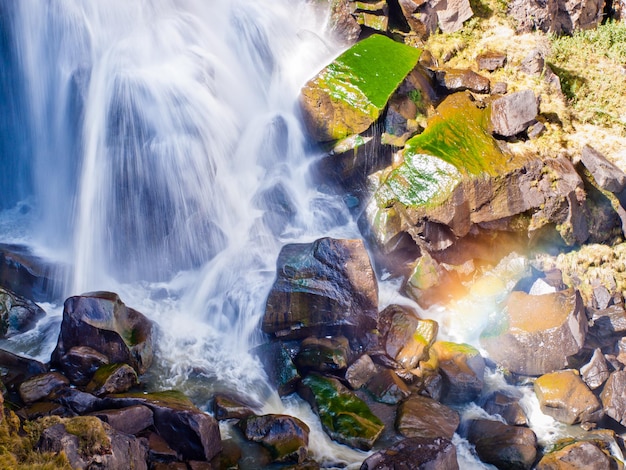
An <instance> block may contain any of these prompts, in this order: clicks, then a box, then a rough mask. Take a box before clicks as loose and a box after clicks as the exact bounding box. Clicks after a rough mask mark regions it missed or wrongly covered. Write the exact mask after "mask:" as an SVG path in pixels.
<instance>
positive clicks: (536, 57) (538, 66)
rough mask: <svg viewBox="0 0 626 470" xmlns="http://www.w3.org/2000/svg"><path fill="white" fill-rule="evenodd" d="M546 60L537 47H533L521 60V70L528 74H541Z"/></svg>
mask: <svg viewBox="0 0 626 470" xmlns="http://www.w3.org/2000/svg"><path fill="white" fill-rule="evenodd" d="M545 65H546V60H545V59H544V57H543V53H542V52H541V51H540V50H539V49H533V50H532V51H530V52H529V53H528V54H527V55H526V57H524V59H523V60H522V64H521V67H520V68H521V70H522V72H524V73H527V74H529V75H541V74H542V73H543V71H544V67H545Z"/></svg>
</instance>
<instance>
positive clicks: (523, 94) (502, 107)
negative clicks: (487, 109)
mask: <svg viewBox="0 0 626 470" xmlns="http://www.w3.org/2000/svg"><path fill="white" fill-rule="evenodd" d="M538 112H539V109H538V107H537V98H536V97H535V94H534V93H533V91H532V90H524V91H518V92H515V93H510V94H508V95H505V96H502V97H501V98H497V99H496V100H494V101H493V102H492V103H491V127H492V130H493V133H494V134H496V135H500V136H503V137H512V136H514V135H516V134H519V133H520V132H523V131H525V130H526V129H527V128H528V126H530V124H531V123H532V122H533V121H534V120H535V118H536V117H537V113H538Z"/></svg>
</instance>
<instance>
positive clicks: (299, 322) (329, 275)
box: [262, 238, 378, 339]
mask: <svg viewBox="0 0 626 470" xmlns="http://www.w3.org/2000/svg"><path fill="white" fill-rule="evenodd" d="M377 306H378V286H377V284H376V277H375V275H374V271H373V270H372V266H371V263H370V260H369V257H368V254H367V251H366V250H365V245H364V244H363V241H362V240H337V239H332V238H322V239H319V240H316V241H315V242H313V243H310V244H291V245H286V246H284V247H283V249H282V250H281V252H280V254H279V256H278V261H277V275H276V281H275V282H274V285H273V286H272V289H271V291H270V293H269V296H268V299H267V304H266V309H265V316H264V317H263V323H262V329H263V331H264V332H265V333H269V334H273V335H276V336H277V337H280V338H285V339H291V338H303V337H306V336H323V335H336V334H343V335H346V336H348V337H359V336H361V335H363V333H364V332H366V331H369V330H371V329H373V328H375V327H376V319H377V316H378V311H377V309H378V307H377Z"/></svg>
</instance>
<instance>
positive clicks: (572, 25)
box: [508, 0, 604, 34]
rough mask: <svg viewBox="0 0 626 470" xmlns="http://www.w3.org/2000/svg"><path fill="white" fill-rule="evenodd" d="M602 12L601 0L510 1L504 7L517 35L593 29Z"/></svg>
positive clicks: (566, 32) (600, 18)
mask: <svg viewBox="0 0 626 470" xmlns="http://www.w3.org/2000/svg"><path fill="white" fill-rule="evenodd" d="M603 8H604V0H583V1H578V0H513V1H511V2H509V4H508V12H509V14H510V15H511V16H512V17H513V19H514V20H515V21H516V22H517V26H518V30H519V31H521V32H530V31H532V30H535V29H538V30H541V31H544V32H551V33H556V34H562V33H565V34H570V33H572V32H573V31H575V30H577V29H591V28H595V27H596V26H598V25H599V24H600V21H601V20H602V16H603Z"/></svg>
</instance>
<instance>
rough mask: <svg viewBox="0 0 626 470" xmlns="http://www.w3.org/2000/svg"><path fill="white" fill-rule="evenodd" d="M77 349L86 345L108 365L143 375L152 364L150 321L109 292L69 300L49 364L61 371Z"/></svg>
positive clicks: (93, 293)
mask: <svg viewBox="0 0 626 470" xmlns="http://www.w3.org/2000/svg"><path fill="white" fill-rule="evenodd" d="M77 346H88V347H90V348H92V349H94V350H95V351H97V352H99V353H100V354H103V355H104V356H106V357H107V359H108V360H109V362H110V363H114V362H119V363H126V364H129V365H130V366H132V367H133V369H135V371H137V373H138V374H143V373H144V372H145V371H146V370H147V369H148V367H150V364H151V363H152V322H151V321H150V320H148V319H147V318H146V317H145V316H144V315H143V314H141V313H139V312H138V311H136V310H133V309H132V308H128V307H126V305H124V303H123V302H122V301H121V300H120V298H119V297H118V296H117V294H114V293H111V292H92V293H89V294H85V295H82V296H75V297H70V298H69V299H67V300H66V301H65V305H64V308H63V321H62V323H61V333H60V334H59V339H58V342H57V346H56V348H55V350H54V351H53V353H52V363H53V364H55V365H57V366H58V367H59V368H60V369H61V370H64V368H65V365H64V361H63V358H64V357H65V355H66V354H67V353H69V352H70V350H71V349H72V348H74V347H77Z"/></svg>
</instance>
